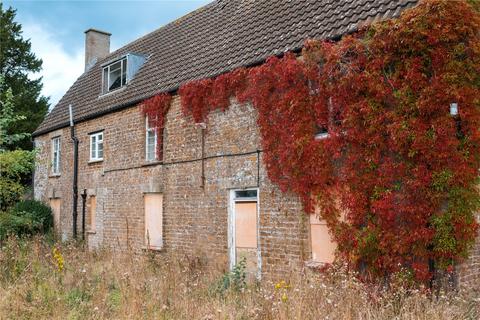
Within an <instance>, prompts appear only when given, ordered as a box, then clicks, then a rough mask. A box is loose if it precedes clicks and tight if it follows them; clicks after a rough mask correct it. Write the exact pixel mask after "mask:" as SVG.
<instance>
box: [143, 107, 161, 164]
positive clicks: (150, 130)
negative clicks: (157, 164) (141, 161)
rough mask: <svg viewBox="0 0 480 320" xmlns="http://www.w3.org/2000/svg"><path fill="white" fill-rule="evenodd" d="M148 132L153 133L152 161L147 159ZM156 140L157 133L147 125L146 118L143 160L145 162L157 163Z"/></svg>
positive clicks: (146, 119) (146, 118) (146, 120)
mask: <svg viewBox="0 0 480 320" xmlns="http://www.w3.org/2000/svg"><path fill="white" fill-rule="evenodd" d="M149 132H153V133H154V137H155V138H154V144H153V159H149V158H148V153H149V152H148V151H149V150H148V134H149ZM157 139H158V133H157V130H155V128H151V127H150V126H149V125H148V116H147V117H145V160H146V161H157V160H158V158H157V141H158V140H157Z"/></svg>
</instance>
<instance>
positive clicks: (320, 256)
mask: <svg viewBox="0 0 480 320" xmlns="http://www.w3.org/2000/svg"><path fill="white" fill-rule="evenodd" d="M310 239H311V245H312V260H313V261H316V262H322V263H331V262H333V260H334V258H335V249H336V247H337V246H336V244H335V242H333V240H332V237H331V236H330V233H329V232H328V227H327V224H326V222H325V221H323V220H321V219H319V218H318V212H317V213H316V214H311V215H310Z"/></svg>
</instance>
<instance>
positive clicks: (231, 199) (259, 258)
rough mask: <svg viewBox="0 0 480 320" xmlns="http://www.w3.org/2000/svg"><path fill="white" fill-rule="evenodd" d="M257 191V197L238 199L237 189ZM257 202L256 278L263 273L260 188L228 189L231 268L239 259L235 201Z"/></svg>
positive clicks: (238, 189) (229, 263) (229, 262)
mask: <svg viewBox="0 0 480 320" xmlns="http://www.w3.org/2000/svg"><path fill="white" fill-rule="evenodd" d="M248 190H255V191H257V197H256V198H243V199H236V198H235V191H248ZM254 201H255V202H257V230H256V235H257V271H256V278H257V279H260V278H261V274H262V255H261V250H260V247H261V243H260V189H259V188H258V187H252V188H235V189H230V190H229V191H228V232H227V236H228V266H229V270H230V271H231V270H233V267H234V266H235V262H236V260H237V253H236V246H235V203H236V202H254Z"/></svg>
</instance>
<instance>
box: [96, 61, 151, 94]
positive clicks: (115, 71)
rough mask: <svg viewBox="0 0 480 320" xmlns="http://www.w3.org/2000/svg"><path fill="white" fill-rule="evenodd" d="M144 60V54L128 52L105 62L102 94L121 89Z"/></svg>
mask: <svg viewBox="0 0 480 320" xmlns="http://www.w3.org/2000/svg"><path fill="white" fill-rule="evenodd" d="M144 61H145V57H144V56H143V55H139V54H133V53H128V54H127V55H125V56H123V57H121V58H119V59H118V58H117V59H115V60H112V61H110V62H107V63H105V64H103V65H102V66H103V76H102V81H103V84H102V94H105V93H109V92H112V91H115V90H117V89H120V88H122V87H123V86H125V85H126V84H127V83H129V82H130V81H131V80H132V79H133V77H134V76H135V74H136V73H137V71H138V70H139V69H140V67H141V66H142V65H143V63H144Z"/></svg>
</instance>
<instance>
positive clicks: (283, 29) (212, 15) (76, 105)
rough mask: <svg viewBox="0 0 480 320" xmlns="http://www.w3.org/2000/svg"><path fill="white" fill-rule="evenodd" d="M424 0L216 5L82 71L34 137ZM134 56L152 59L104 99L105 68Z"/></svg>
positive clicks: (230, 0)
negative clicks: (113, 61) (118, 59)
mask: <svg viewBox="0 0 480 320" xmlns="http://www.w3.org/2000/svg"><path fill="white" fill-rule="evenodd" d="M417 1H418V0H295V1H290V0H223V1H218V0H217V1H213V2H211V3H209V4H207V5H206V6H204V7H202V8H200V9H198V10H195V11H193V12H191V13H189V14H187V15H185V16H183V17H181V18H179V19H177V20H175V21H173V22H171V23H169V24H167V25H165V26H164V27H161V28H159V29H157V30H155V31H153V32H151V33H149V34H147V35H145V36H143V37H141V38H139V39H137V40H135V41H133V42H131V43H129V44H127V45H126V46H124V47H122V48H120V49H118V50H116V51H114V52H112V53H111V54H110V55H108V56H107V57H106V58H104V59H101V60H99V61H98V62H97V63H96V64H95V66H93V67H92V68H90V69H89V70H88V71H87V72H85V73H84V74H82V75H81V76H80V77H79V78H78V79H77V80H76V81H75V83H74V84H73V85H72V86H71V87H70V89H69V90H68V91H67V92H66V93H65V95H64V96H63V98H62V99H60V101H59V102H58V104H57V105H56V106H55V107H54V108H53V110H52V111H51V112H50V113H49V114H48V115H47V116H46V118H45V120H44V121H43V122H42V123H41V124H40V126H39V127H38V128H37V130H36V131H35V133H34V135H39V134H42V133H46V132H49V131H52V130H55V129H57V128H61V127H65V126H67V125H68V123H69V122H68V105H69V104H72V106H73V109H74V120H75V121H76V122H78V121H83V120H87V119H91V118H94V117H96V116H100V115H102V114H105V113H108V112H112V111H114V110H118V109H120V108H123V107H126V106H129V105H133V104H135V103H138V102H140V101H141V100H143V99H145V98H148V97H150V96H152V95H154V94H158V93H160V92H168V91H174V90H176V89H178V87H179V86H180V85H181V84H182V83H185V82H187V81H190V80H194V79H201V78H206V77H212V76H216V75H219V74H221V73H225V72H228V71H231V70H233V69H234V68H238V67H241V66H250V65H253V64H257V63H259V62H261V61H264V60H265V59H266V58H267V57H269V56H272V55H278V54H281V53H283V52H285V51H286V50H297V49H300V48H301V46H302V45H303V43H304V41H305V40H306V38H307V37H310V38H317V39H322V38H328V37H337V36H339V35H342V34H345V33H349V32H353V31H355V30H356V29H358V28H359V27H360V26H362V25H363V24H365V23H368V22H369V21H376V20H378V19H380V18H382V19H385V18H390V17H392V16H398V15H399V13H400V12H401V11H402V10H404V9H405V8H408V7H411V6H413V5H415V4H416V3H417ZM129 52H132V53H140V54H144V55H146V56H147V57H148V58H147V59H146V61H145V63H144V65H143V66H142V68H140V70H139V71H138V73H137V74H136V76H135V78H134V79H133V80H132V81H131V82H130V83H129V84H128V85H127V86H126V87H125V88H124V89H122V90H121V91H120V90H119V91H116V92H112V93H110V94H107V95H101V81H102V74H101V65H102V64H103V63H105V62H108V61H109V60H111V59H112V58H114V57H118V56H122V55H124V54H127V53H129Z"/></svg>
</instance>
